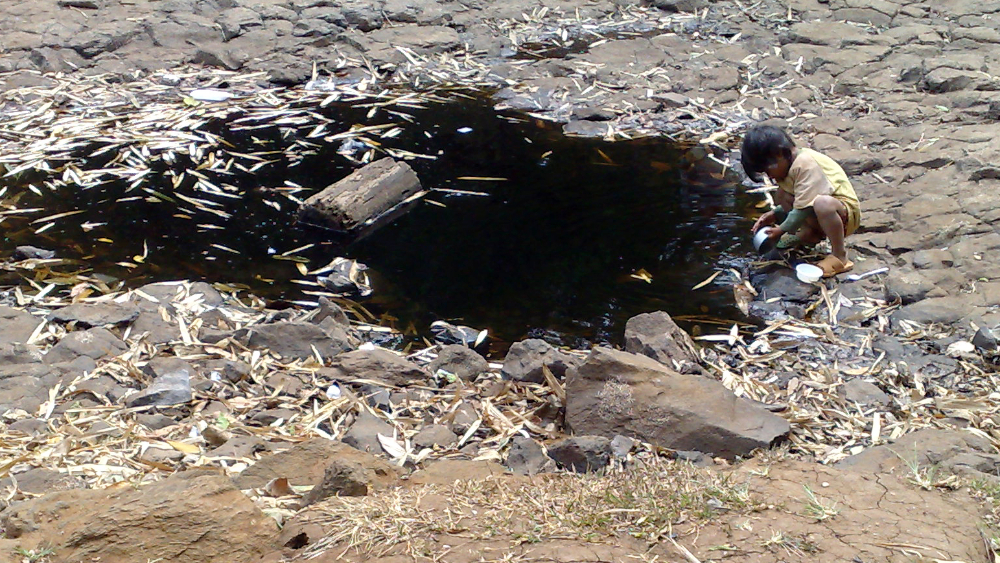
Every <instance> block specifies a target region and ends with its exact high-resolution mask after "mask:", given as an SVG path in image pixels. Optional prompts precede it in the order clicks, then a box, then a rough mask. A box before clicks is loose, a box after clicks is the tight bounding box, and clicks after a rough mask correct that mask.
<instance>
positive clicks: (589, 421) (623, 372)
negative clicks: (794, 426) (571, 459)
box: [566, 348, 789, 459]
mask: <svg viewBox="0 0 1000 563" xmlns="http://www.w3.org/2000/svg"><path fill="white" fill-rule="evenodd" d="M566 423H567V425H568V426H569V427H570V428H571V429H572V431H573V432H574V433H576V434H587V435H599V436H606V437H609V438H611V437H614V436H615V435H616V434H622V435H625V436H629V437H634V438H638V439H641V440H643V441H645V442H649V443H651V444H654V445H658V446H663V447H666V448H671V449H675V450H694V451H700V452H705V453H709V454H712V455H715V456H718V457H725V458H730V459H731V458H735V457H737V456H744V455H746V454H748V453H750V452H751V451H752V450H754V449H756V448H766V447H768V446H770V445H771V444H773V443H775V442H776V441H778V440H780V439H781V438H783V437H785V436H786V435H787V434H788V432H789V425H788V422H787V421H785V420H784V419H783V418H780V417H778V416H775V415H774V414H771V413H770V412H768V411H767V410H765V409H763V408H761V407H759V406H756V405H754V404H752V403H750V402H749V401H746V400H744V399H740V398H738V397H736V395H734V394H733V393H732V392H731V391H729V390H728V389H726V388H725V387H724V386H723V385H722V384H721V383H719V382H718V381H715V380H712V379H708V378H705V377H701V376H696V375H685V374H681V373H677V372H676V371H674V370H672V369H670V368H668V367H666V366H664V365H662V364H660V363H658V362H656V361H655V360H652V359H651V358H647V357H645V356H640V355H636V354H630V353H628V352H621V351H617V350H612V349H610V348H595V349H594V350H593V351H591V353H590V356H589V357H588V358H587V360H586V361H585V362H584V363H583V364H582V365H581V366H580V367H579V368H575V369H572V370H570V371H569V374H568V376H567V380H566Z"/></svg>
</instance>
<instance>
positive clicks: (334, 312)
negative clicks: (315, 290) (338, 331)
mask: <svg viewBox="0 0 1000 563" xmlns="http://www.w3.org/2000/svg"><path fill="white" fill-rule="evenodd" d="M327 319H331V320H332V321H333V322H335V323H336V324H338V325H341V326H342V327H344V328H348V327H350V326H351V321H350V319H348V318H347V313H345V312H344V309H343V308H341V306H340V305H337V304H336V303H334V302H333V301H330V300H329V299H327V298H326V297H320V298H319V308H318V309H317V310H316V315H315V316H314V317H313V318H312V319H311V320H312V322H314V323H316V324H321V323H322V322H323V321H325V320H327Z"/></svg>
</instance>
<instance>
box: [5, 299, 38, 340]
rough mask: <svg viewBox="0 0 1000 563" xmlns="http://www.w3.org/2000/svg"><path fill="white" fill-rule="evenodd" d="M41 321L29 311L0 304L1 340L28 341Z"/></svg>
mask: <svg viewBox="0 0 1000 563" xmlns="http://www.w3.org/2000/svg"><path fill="white" fill-rule="evenodd" d="M41 323H42V319H41V318H39V317H36V316H34V315H32V314H31V313H29V312H27V311H22V310H20V309H15V308H13V307H6V306H2V305H0V342H26V341H27V340H28V338H30V337H31V333H33V332H35V329H36V328H38V325H39V324H41Z"/></svg>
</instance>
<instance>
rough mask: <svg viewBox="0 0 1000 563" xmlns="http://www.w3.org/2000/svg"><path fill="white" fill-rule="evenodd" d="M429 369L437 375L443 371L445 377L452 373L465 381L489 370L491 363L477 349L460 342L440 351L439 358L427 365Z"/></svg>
mask: <svg viewBox="0 0 1000 563" xmlns="http://www.w3.org/2000/svg"><path fill="white" fill-rule="evenodd" d="M427 370H428V371H430V372H431V374H435V375H436V374H438V373H439V372H440V371H443V372H444V374H443V376H444V377H445V378H447V374H451V375H453V376H455V377H457V378H458V379H461V380H463V381H472V380H474V379H476V378H477V377H479V375H480V374H482V373H486V372H488V371H489V370H490V364H489V362H487V361H486V358H484V357H482V356H481V355H479V353H478V352H476V351H475V350H472V349H470V348H467V347H465V346H462V345H460V344H452V345H451V346H445V347H444V348H442V349H441V351H440V352H438V356H437V358H435V359H434V361H432V362H431V363H430V364H429V365H428V366H427Z"/></svg>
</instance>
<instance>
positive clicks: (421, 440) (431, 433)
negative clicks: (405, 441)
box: [413, 424, 458, 449]
mask: <svg viewBox="0 0 1000 563" xmlns="http://www.w3.org/2000/svg"><path fill="white" fill-rule="evenodd" d="M456 443H458V436H457V435H456V434H455V433H454V432H452V431H451V430H450V429H449V428H448V427H447V426H445V425H443V424H431V425H429V426H425V427H423V428H422V429H421V430H420V432H417V434H416V436H414V437H413V445H414V446H417V447H418V448H437V449H448V448H450V447H452V446H454V445H455V444H456Z"/></svg>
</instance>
